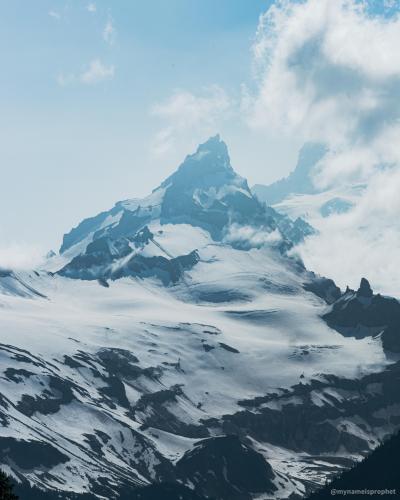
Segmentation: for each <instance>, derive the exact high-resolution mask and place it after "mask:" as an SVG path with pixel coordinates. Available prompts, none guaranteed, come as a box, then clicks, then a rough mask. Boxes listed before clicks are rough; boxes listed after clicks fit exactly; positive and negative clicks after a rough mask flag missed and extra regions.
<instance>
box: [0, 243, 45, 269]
mask: <svg viewBox="0 0 400 500" xmlns="http://www.w3.org/2000/svg"><path fill="white" fill-rule="evenodd" d="M43 255H44V254H43V249H41V248H40V247H38V246H34V245H27V244H24V243H11V244H9V245H3V246H1V247H0V269H10V270H16V271H19V270H30V269H34V268H35V267H37V266H38V265H39V264H40V263H42V262H43V260H44V258H43Z"/></svg>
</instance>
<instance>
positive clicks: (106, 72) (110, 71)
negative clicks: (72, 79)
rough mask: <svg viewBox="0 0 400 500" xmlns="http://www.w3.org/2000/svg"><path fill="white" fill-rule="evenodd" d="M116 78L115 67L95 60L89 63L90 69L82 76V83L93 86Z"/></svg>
mask: <svg viewBox="0 0 400 500" xmlns="http://www.w3.org/2000/svg"><path fill="white" fill-rule="evenodd" d="M113 78H114V66H112V65H111V66H106V65H104V64H103V63H102V62H101V61H100V59H94V60H93V61H91V62H90V63H89V67H88V68H87V70H86V71H84V72H83V73H82V74H81V75H80V80H81V82H82V83H85V84H87V85H93V84H95V83H99V82H102V81H104V80H111V79H113Z"/></svg>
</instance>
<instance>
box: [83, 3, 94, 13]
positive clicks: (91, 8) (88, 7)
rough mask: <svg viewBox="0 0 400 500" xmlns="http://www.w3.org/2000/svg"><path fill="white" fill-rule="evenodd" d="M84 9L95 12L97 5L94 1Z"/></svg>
mask: <svg viewBox="0 0 400 500" xmlns="http://www.w3.org/2000/svg"><path fill="white" fill-rule="evenodd" d="M86 10H87V11H88V12H90V13H91V14H95V13H96V12H97V7H96V4H95V3H89V4H88V5H87V7H86Z"/></svg>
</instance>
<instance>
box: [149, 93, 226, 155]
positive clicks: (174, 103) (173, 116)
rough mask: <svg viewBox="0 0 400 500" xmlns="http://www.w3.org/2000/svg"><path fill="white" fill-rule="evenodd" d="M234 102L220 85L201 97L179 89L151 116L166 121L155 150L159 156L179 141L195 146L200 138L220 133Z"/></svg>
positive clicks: (154, 146) (152, 112) (158, 135)
mask: <svg viewBox="0 0 400 500" xmlns="http://www.w3.org/2000/svg"><path fill="white" fill-rule="evenodd" d="M231 105H232V103H231V100H230V98H229V97H228V95H227V94H226V92H225V91H224V90H223V89H222V88H221V87H219V86H218V85H213V86H211V87H207V88H204V89H203V91H202V92H200V93H199V94H197V95H196V94H193V93H192V92H189V91H186V90H177V91H176V92H174V94H173V95H172V96H170V97H169V98H168V99H167V100H166V101H165V102H162V103H158V104H156V105H154V106H153V107H152V109H151V110H150V112H151V114H152V115H153V116H155V117H158V118H159V119H161V120H162V121H163V122H164V124H165V125H164V127H163V128H161V129H160V130H159V131H158V132H157V134H156V137H155V141H154V144H153V147H152V150H153V151H154V154H155V156H157V157H160V156H162V155H163V154H165V153H167V152H168V151H171V150H172V149H174V148H175V146H176V143H177V141H181V142H184V143H186V144H187V143H188V142H189V143H192V142H193V140H197V139H198V138H203V137H206V136H207V135H212V134H214V133H216V131H218V130H217V129H218V127H219V124H220V123H221V121H223V120H224V119H226V118H227V116H228V115H229V112H230V109H231Z"/></svg>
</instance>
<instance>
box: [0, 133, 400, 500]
mask: <svg viewBox="0 0 400 500" xmlns="http://www.w3.org/2000/svg"><path fill="white" fill-rule="evenodd" d="M311 232H312V228H311V227H310V226H309V225H308V224H307V223H305V222H304V221H302V220H301V219H298V220H295V221H293V220H291V219H290V218H289V217H288V216H285V215H281V214H280V213H278V212H277V211H276V210H274V209H272V208H270V207H268V206H266V205H265V204H263V203H261V202H259V201H258V200H257V198H255V197H254V196H253V195H252V193H251V192H250V190H249V188H248V185H247V182H246V181H245V180H244V179H242V178H241V177H239V176H238V175H237V174H236V173H235V172H234V170H233V169H232V167H231V165H230V161H229V156H228V152H227V148H226V145H225V144H224V143H223V142H222V141H221V140H220V138H219V137H214V138H212V139H210V140H209V141H207V142H206V143H205V144H203V145H201V146H199V148H198V150H197V152H196V153H195V154H194V155H191V156H188V157H187V158H186V159H185V161H184V162H183V163H182V165H181V166H180V167H179V168H178V170H177V171H176V172H175V173H174V174H172V175H171V176H170V177H169V178H168V179H167V180H166V181H164V182H163V183H162V184H161V185H160V186H159V187H158V188H157V189H155V190H154V191H153V193H151V195H150V196H148V197H147V198H145V199H142V200H127V201H123V202H119V203H117V204H116V205H115V206H114V207H113V208H112V209H111V210H109V211H107V212H103V213H101V214H99V215H97V216H95V217H93V218H90V219H86V220H85V221H83V222H82V223H80V224H79V225H78V226H77V227H76V228H75V229H73V230H72V231H70V232H69V233H68V234H66V235H65V236H64V240H63V244H62V247H61V250H60V255H57V256H49V259H48V261H47V263H46V265H45V266H43V268H42V269H37V270H34V271H32V272H30V273H28V272H25V273H22V272H20V273H16V272H12V271H5V270H4V271H1V272H0V331H1V344H0V359H1V369H0V370H1V373H0V377H1V379H0V421H1V423H2V426H1V428H0V450H1V453H0V466H1V468H2V469H3V470H4V471H5V472H7V473H10V474H11V475H12V476H13V477H14V478H16V479H17V480H19V481H24V482H27V481H28V482H30V483H31V484H33V485H36V486H39V487H40V488H42V489H43V499H45V498H46V495H47V493H46V492H51V491H54V490H60V491H61V492H62V494H61V496H60V498H64V499H72V498H82V499H83V498H91V499H100V498H102V499H107V500H111V499H114V498H121V499H131V500H133V499H134V498H142V497H141V496H134V495H136V494H137V495H141V493H140V492H141V491H144V490H141V488H143V487H144V486H146V485H150V484H153V486H152V488H156V489H157V488H164V486H158V485H159V484H161V485H162V484H164V483H172V485H173V486H172V487H174V488H176V489H177V490H179V494H180V495H181V497H182V498H188V499H189V498H195V497H196V498H214V499H221V500H251V499H259V500H261V499H267V498H288V497H289V496H290V495H294V494H295V495H300V496H303V495H304V494H305V493H306V492H307V491H308V490H309V489H311V488H312V487H313V486H315V485H316V484H322V483H323V482H324V481H325V478H326V477H329V476H330V475H331V474H333V473H335V472H336V471H337V470H339V469H340V468H343V467H348V466H350V465H351V464H352V463H353V462H354V461H355V460H357V459H359V458H361V457H362V456H363V455H365V454H366V453H368V452H369V451H370V450H371V449H373V448H374V447H375V446H376V445H377V444H378V443H379V442H380V441H381V439H382V438H383V437H384V436H386V435H388V434H390V433H392V432H394V431H395V430H396V429H397V428H398V427H399V424H400V420H399V415H400V393H399V392H398V391H397V390H393V387H395V385H396V384H397V383H398V380H399V373H400V364H399V363H398V362H396V361H395V359H394V356H395V353H393V352H392V351H391V350H390V349H388V347H387V345H385V346H384V345H383V343H382V342H383V339H382V337H383V335H380V333H381V331H379V332H378V331H376V330H374V331H373V332H372V331H371V332H369V333H370V334H368V332H365V335H362V336H361V337H362V338H360V335H356V334H355V332H356V331H357V328H358V326H357V325H359V324H366V325H367V324H368V319H367V318H368V317H369V316H368V315H369V314H370V313H369V311H370V308H371V307H375V303H377V304H378V305H379V304H380V299H377V298H376V296H373V295H372V297H371V295H370V294H369V292H368V295H369V297H365V294H366V293H367V292H366V285H365V282H364V281H363V282H362V286H361V287H360V290H361V291H360V290H359V291H358V292H352V291H349V290H348V291H346V292H345V293H344V294H342V292H341V291H340V290H339V289H338V288H337V287H336V285H335V284H334V283H333V281H332V280H329V279H326V278H323V277H319V276H316V275H315V274H313V273H312V272H310V271H308V270H307V269H305V268H304V266H303V264H302V263H301V262H300V261H299V260H298V259H296V258H294V257H292V256H291V248H292V246H293V245H294V244H296V243H297V242H298V241H301V239H302V238H304V237H306V236H307V235H308V234H310V233H311ZM371 293H372V292H371ZM384 299H385V301H386V300H388V301H389V300H390V299H388V298H384ZM353 300H357V301H358V302H360V304H362V307H361V308H358V309H357V311H358V314H359V316H358V317H357V321H356V322H355V324H354V325H352V326H354V332H353V331H352V332H349V331H347V332H346V335H344V334H343V332H342V331H340V328H339V326H340V325H341V323H340V321H339V319H340V318H341V316H340V314H338V313H337V311H342V310H343V309H344V308H345V306H346V307H347V305H348V304H350V303H351V301H353ZM394 302H395V303H396V306H394V305H393V304H394ZM394 302H393V304H392V305H391V306H390V307H392V308H395V309H396V308H397V307H400V306H399V304H398V302H397V301H394ZM385 303H386V302H385ZM343 304H345V306H343ZM350 307H352V306H350ZM379 307H380V306H379ZM384 307H386V306H384ZM396 310H397V309H396ZM349 311H351V309H349ZM396 314H397V313H396ZM331 318H334V319H335V321H331ZM338 318H339V319H338ZM380 326H382V325H380ZM386 326H388V327H389V326H391V327H393V328H392V330H393V331H394V335H395V334H396V333H397V330H396V325H395V322H393V323H391V324H390V325H389V324H388V323H387V321H386V320H385V327H386ZM352 333H353V334H352ZM392 334H393V332H392ZM158 491H161V490H158ZM162 491H164V490H162ZM84 494H85V495H86V496H82V495H84ZM154 494H155V495H157V494H158V495H159V498H161V497H162V493H157V490H156V492H155V493H154ZM185 495H186V496H185ZM143 498H144V497H143ZM146 498H147V497H146ZM149 498H150V497H149ZM154 498H157V496H155V497H154Z"/></svg>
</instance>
